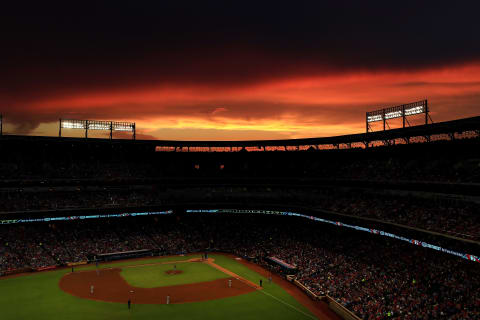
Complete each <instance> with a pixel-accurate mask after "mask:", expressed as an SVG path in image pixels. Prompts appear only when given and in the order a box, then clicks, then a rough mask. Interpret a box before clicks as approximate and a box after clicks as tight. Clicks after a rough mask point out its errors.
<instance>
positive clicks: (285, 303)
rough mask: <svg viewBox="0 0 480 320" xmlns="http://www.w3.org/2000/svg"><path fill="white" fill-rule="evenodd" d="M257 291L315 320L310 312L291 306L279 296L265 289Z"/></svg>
mask: <svg viewBox="0 0 480 320" xmlns="http://www.w3.org/2000/svg"><path fill="white" fill-rule="evenodd" d="M258 291H259V292H261V293H263V294H266V295H267V296H270V297H272V298H273V299H275V300H277V301H279V302H281V303H283V304H284V305H286V306H289V307H290V308H292V309H294V310H296V311H298V312H300V313H303V314H304V315H305V316H307V317H309V318H312V319H315V320H317V318H316V317H314V316H312V315H310V314H308V313H306V312H303V311H302V310H300V309H298V308H296V307H294V306H292V305H291V304H289V303H287V302H285V301H283V300H281V299H279V298H277V297H275V296H273V295H271V294H270V293H267V292H265V290H258Z"/></svg>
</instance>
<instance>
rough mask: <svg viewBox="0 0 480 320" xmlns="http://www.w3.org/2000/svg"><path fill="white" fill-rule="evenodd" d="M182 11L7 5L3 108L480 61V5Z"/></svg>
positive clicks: (194, 7) (176, 7) (202, 5)
mask: <svg viewBox="0 0 480 320" xmlns="http://www.w3.org/2000/svg"><path fill="white" fill-rule="evenodd" d="M160 3H161V4H160ZM178 3H179V2H178V1H175V2H173V1H172V2H168V1H167V2H158V3H157V4H155V5H145V4H143V3H138V4H137V2H135V3H134V2H129V3H128V4H120V3H119V2H117V3H112V4H111V5H107V4H105V2H101V3H100V4H99V3H96V4H91V5H88V4H83V3H81V2H79V3H78V4H77V5H73V4H64V5H63V6H61V7H46V6H45V4H44V3H41V4H40V3H37V4H36V5H34V6H27V5H25V6H23V7H3V10H2V16H3V17H2V19H1V22H0V26H1V29H0V30H1V31H0V33H1V34H0V35H1V38H2V50H1V52H0V59H1V60H0V68H1V70H2V72H1V73H2V77H1V78H0V98H1V99H2V100H3V101H4V103H7V104H8V103H10V104H16V103H22V102H25V103H28V102H29V101H32V100H33V99H39V98H42V97H47V96H51V95H55V96H62V95H68V94H71V93H72V92H75V93H78V92H82V91H95V90H112V89H122V88H126V87H128V88H135V87H137V86H138V87H145V86H158V85H179V84H180V85H185V84H195V85H199V84H201V85H206V86H242V85H248V84H252V83H259V82H264V81H269V80H271V79H278V78H289V77H298V76H310V75H322V74H337V73H343V72H352V71H353V72H354V71H376V70H418V69H421V68H435V67H439V66H446V65H450V64H464V63H468V62H471V61H477V60H478V59H480V41H478V32H479V31H480V19H478V17H477V14H478V5H475V7H474V6H473V5H467V4H465V3H460V4H453V3H449V4H448V5H444V4H440V3H438V2H437V3H432V4H431V5H429V4H427V3H425V2H418V1H416V2H404V1H402V2H396V3H395V4H393V3H392V2H389V1H385V2H380V3H374V2H360V1H356V2H352V3H349V2H343V1H339V2H338V1H336V2H335V5H331V4H321V3H319V2H313V1H312V2H309V3H299V2H288V4H281V3H278V2H272V3H270V4H265V3H264V4H258V3H257V4H248V3H247V2H243V1H242V2H237V3H236V4H231V3H228V1H224V2H218V3H216V2H211V1H202V2H199V1H197V2H193V3H191V4H190V3H186V2H181V3H180V4H178Z"/></svg>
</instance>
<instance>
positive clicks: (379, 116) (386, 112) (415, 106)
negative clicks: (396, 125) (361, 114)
mask: <svg viewBox="0 0 480 320" xmlns="http://www.w3.org/2000/svg"><path fill="white" fill-rule="evenodd" d="M422 113H425V124H428V119H430V122H431V123H433V120H432V118H431V117H430V114H429V109H428V101H427V100H422V101H417V102H412V103H407V104H403V105H400V106H396V107H389V108H384V109H380V110H375V111H370V112H367V114H366V118H365V123H366V131H367V133H368V132H369V131H371V128H370V123H372V122H377V121H383V131H385V130H386V125H388V123H387V120H390V119H395V118H402V120H403V127H404V128H405V123H408V119H407V117H409V116H413V115H416V114H422Z"/></svg>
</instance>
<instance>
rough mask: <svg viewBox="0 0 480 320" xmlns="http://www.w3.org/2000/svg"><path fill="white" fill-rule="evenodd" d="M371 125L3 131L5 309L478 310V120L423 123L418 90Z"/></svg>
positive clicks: (436, 313) (255, 314)
mask: <svg viewBox="0 0 480 320" xmlns="http://www.w3.org/2000/svg"><path fill="white" fill-rule="evenodd" d="M411 116H417V117H418V116H420V117H422V118H421V119H422V122H423V123H422V124H419V125H414V126H408V125H406V123H408V121H406V120H408V117H411ZM392 118H399V119H403V125H402V126H401V127H399V128H396V129H388V128H386V126H385V124H386V123H388V121H389V120H390V119H392ZM0 119H2V118H0ZM365 119H366V132H364V133H358V134H349V135H341V136H331V137H323V138H308V139H287V140H245V141H174V140H142V139H136V136H135V130H136V126H135V124H134V123H129V122H121V123H119V122H113V121H97V120H80V119H61V120H60V121H59V124H58V125H59V128H58V129H59V136H58V137H52V136H23V135H12V134H2V135H0V154H1V156H0V289H1V290H0V307H1V311H0V314H1V317H0V318H1V319H2V320H10V319H53V320H56V319H58V320H65V319H82V320H87V319H92V320H93V319H268V318H272V319H307V320H308V319H348V320H353V319H355V320H358V319H479V317H480V271H479V270H480V268H479V266H480V265H479V263H480V246H479V244H480V216H479V212H480V210H479V208H480V198H479V195H480V117H470V118H463V119H456V120H451V121H444V122H436V123H432V121H431V118H430V116H429V106H428V103H427V101H426V100H424V101H419V102H415V103H410V104H405V105H401V106H397V107H393V108H389V109H383V110H377V111H373V112H369V113H367V114H366V118H365ZM3 121H8V119H7V118H6V117H4V118H3ZM375 122H383V130H377V131H373V130H372V126H373V124H374V123H375ZM72 130H77V131H78V130H81V131H80V132H82V135H83V132H84V137H69V136H68V134H69V132H71V131H72ZM91 130H104V131H106V132H107V133H108V132H109V133H110V136H109V138H92V137H91V136H90V135H89V131H91ZM115 131H123V132H125V131H128V132H130V133H132V136H131V138H129V139H115V136H114V135H113V134H114V133H115Z"/></svg>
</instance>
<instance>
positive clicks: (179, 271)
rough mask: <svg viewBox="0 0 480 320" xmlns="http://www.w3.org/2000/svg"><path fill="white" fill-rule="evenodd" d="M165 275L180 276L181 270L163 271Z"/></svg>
mask: <svg viewBox="0 0 480 320" xmlns="http://www.w3.org/2000/svg"><path fill="white" fill-rule="evenodd" d="M165 273H166V274H180V273H183V271H182V270H167V271H165Z"/></svg>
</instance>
